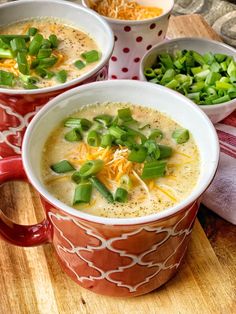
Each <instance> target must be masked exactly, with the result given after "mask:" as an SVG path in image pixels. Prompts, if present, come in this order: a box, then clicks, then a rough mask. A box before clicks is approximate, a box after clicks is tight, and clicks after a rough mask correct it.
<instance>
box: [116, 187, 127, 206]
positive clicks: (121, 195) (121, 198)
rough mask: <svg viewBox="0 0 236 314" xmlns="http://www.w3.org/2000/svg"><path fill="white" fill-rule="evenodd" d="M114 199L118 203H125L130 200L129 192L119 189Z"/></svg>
mask: <svg viewBox="0 0 236 314" xmlns="http://www.w3.org/2000/svg"><path fill="white" fill-rule="evenodd" d="M114 199H115V201H116V202H119V203H125V202H127V200H128V191H127V190H125V189H123V188H118V189H117V190H116V192H115V196H114Z"/></svg>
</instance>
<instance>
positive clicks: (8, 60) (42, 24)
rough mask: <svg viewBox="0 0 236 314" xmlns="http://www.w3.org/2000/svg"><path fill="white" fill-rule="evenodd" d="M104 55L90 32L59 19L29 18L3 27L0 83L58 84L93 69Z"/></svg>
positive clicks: (27, 86) (17, 86)
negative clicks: (87, 32)
mask: <svg viewBox="0 0 236 314" xmlns="http://www.w3.org/2000/svg"><path fill="white" fill-rule="evenodd" d="M100 58H101V52H100V49H99V47H98V45H97V44H96V42H95V40H94V39H93V38H91V37H90V35H89V34H86V33H85V32H84V31H82V30H79V29H77V28H75V27H72V26H70V25H67V24H64V23H63V21H60V20H57V19H53V18H46V17H45V18H40V19H32V20H25V21H20V22H17V23H14V24H11V25H8V26H5V27H1V28H0V87H6V88H14V89H22V88H25V89H36V88H45V87H51V86H55V85H58V84H61V83H65V82H67V81H70V80H73V79H76V78H78V77H80V76H81V75H82V74H85V73H87V72H89V71H91V69H93V68H94V67H95V66H96V64H97V63H98V62H99V59H100Z"/></svg>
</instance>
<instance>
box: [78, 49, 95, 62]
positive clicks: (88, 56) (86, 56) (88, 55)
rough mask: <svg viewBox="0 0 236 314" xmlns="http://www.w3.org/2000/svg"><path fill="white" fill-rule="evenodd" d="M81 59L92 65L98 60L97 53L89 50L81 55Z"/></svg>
mask: <svg viewBox="0 0 236 314" xmlns="http://www.w3.org/2000/svg"><path fill="white" fill-rule="evenodd" d="M81 57H82V58H84V59H85V61H86V62H87V63H92V62H96V61H98V60H99V53H98V51H97V50H91V51H87V52H84V53H82V54H81Z"/></svg>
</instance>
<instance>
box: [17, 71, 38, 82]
mask: <svg viewBox="0 0 236 314" xmlns="http://www.w3.org/2000/svg"><path fill="white" fill-rule="evenodd" d="M19 78H20V80H21V81H22V82H23V83H26V84H35V83H38V81H39V78H38V77H36V76H30V75H24V74H22V73H19Z"/></svg>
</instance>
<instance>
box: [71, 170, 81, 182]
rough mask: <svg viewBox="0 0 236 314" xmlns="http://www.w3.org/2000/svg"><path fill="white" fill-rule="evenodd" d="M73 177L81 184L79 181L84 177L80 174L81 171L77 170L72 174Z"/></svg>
mask: <svg viewBox="0 0 236 314" xmlns="http://www.w3.org/2000/svg"><path fill="white" fill-rule="evenodd" d="M71 179H72V180H73V181H74V182H75V183H77V184H79V183H80V182H81V181H82V178H81V176H80V174H79V171H75V172H74V173H73V174H72V176H71Z"/></svg>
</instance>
